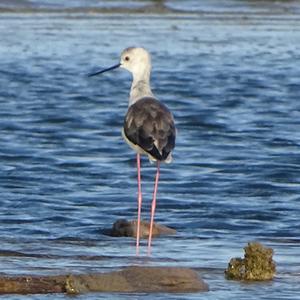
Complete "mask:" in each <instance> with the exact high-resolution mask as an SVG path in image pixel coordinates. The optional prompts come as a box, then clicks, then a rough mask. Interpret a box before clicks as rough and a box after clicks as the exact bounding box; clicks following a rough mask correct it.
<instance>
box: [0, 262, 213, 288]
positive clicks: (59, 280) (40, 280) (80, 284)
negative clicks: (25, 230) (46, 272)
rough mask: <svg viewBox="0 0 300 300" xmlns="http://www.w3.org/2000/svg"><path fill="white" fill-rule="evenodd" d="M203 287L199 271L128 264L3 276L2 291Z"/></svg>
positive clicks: (1, 279) (203, 283) (0, 284)
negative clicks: (94, 271)
mask: <svg viewBox="0 0 300 300" xmlns="http://www.w3.org/2000/svg"><path fill="white" fill-rule="evenodd" d="M200 291H208V285H207V284H206V283H205V282H204V281H203V280H202V279H201V278H200V277H199V276H198V274H197V272H196V271H193V270H191V269H188V268H175V267H127V268H125V269H123V270H121V271H116V272H110V273H100V274H99V273H98V274H88V275H66V276H64V275H60V276H22V277H0V294H41V293H42V294H45V293H68V294H80V293H86V292H119V293H127V292H128V293H132V292H135V293H139V292H141V293H143V292H146V293H155V292H173V293H188V292H200Z"/></svg>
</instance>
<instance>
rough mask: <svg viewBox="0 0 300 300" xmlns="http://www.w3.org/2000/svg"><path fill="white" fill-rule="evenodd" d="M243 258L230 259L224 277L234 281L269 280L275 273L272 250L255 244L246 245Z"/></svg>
mask: <svg viewBox="0 0 300 300" xmlns="http://www.w3.org/2000/svg"><path fill="white" fill-rule="evenodd" d="M244 250H245V256H244V258H232V259H231V260H230V262H229V264H228V267H227V270H226V271H225V276H226V278H227V279H235V280H249V281H250V280H271V279H273V277H274V276H275V273H276V265H275V262H274V261H273V250H272V249H271V248H266V247H264V246H263V245H262V244H260V243H257V242H252V243H248V245H247V246H246V247H245V248H244Z"/></svg>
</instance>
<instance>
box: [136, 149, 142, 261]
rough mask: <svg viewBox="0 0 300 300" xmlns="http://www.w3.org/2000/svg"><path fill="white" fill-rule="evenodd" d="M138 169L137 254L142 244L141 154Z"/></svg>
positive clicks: (137, 158)
mask: <svg viewBox="0 0 300 300" xmlns="http://www.w3.org/2000/svg"><path fill="white" fill-rule="evenodd" d="M136 163H137V171H138V219H137V226H136V255H137V256H138V255H139V246H140V228H141V211H142V185H141V158H140V154H139V153H138V154H137V155H136Z"/></svg>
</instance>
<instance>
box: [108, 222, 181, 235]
mask: <svg viewBox="0 0 300 300" xmlns="http://www.w3.org/2000/svg"><path fill="white" fill-rule="evenodd" d="M136 223H137V221H136V220H133V221H127V220H124V219H122V220H117V221H116V222H115V223H114V224H113V227H112V229H111V231H110V235H111V236H118V237H120V236H128V237H136ZM149 228H150V223H149V222H146V221H141V229H140V237H141V238H147V237H148V236H149ZM175 233H176V230H175V229H172V228H170V227H167V226H164V225H159V224H156V223H154V224H153V232H152V235H153V237H155V236H159V235H168V234H175Z"/></svg>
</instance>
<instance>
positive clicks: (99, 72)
mask: <svg viewBox="0 0 300 300" xmlns="http://www.w3.org/2000/svg"><path fill="white" fill-rule="evenodd" d="M120 66H121V64H120V63H118V64H117V65H114V66H112V67H110V68H107V69H104V70H101V71H98V72H96V73H90V74H88V77H92V76H95V75H99V74H102V73H104V72H107V71H111V70H114V69H117V68H119V67H120Z"/></svg>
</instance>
